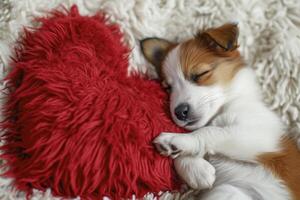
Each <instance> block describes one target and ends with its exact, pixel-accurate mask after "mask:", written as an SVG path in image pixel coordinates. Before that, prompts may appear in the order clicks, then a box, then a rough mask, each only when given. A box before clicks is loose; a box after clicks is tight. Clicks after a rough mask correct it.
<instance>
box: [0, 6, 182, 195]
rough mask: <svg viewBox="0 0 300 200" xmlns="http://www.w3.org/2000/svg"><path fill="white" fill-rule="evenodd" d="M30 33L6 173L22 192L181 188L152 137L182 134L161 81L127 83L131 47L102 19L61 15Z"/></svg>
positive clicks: (14, 102) (16, 71)
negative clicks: (156, 149) (167, 132)
mask: <svg viewBox="0 0 300 200" xmlns="http://www.w3.org/2000/svg"><path fill="white" fill-rule="evenodd" d="M39 22H41V26H40V27H39V28H37V29H36V30H26V31H25V36H24V38H23V39H22V41H21V44H20V48H19V49H18V50H17V57H16V58H15V61H14V62H13V63H12V66H13V70H12V72H11V73H10V74H9V75H8V77H7V78H6V80H7V81H8V89H9V90H10V93H9V95H8V101H7V103H6V106H5V112H4V114H5V119H6V120H5V121H4V122H3V123H2V127H3V128H4V129H5V134H4V136H3V137H2V139H3V140H4V141H5V145H4V146H2V148H1V149H2V150H3V154H2V158H4V159H6V160H7V163H6V164H7V166H8V167H9V170H8V171H7V173H6V174H5V175H6V176H9V177H13V178H14V179H15V186H16V187H17V188H18V189H21V190H24V191H26V192H27V193H28V194H30V193H31V191H32V189H33V188H37V189H39V190H43V191H44V190H46V189H47V188H51V190H52V192H53V194H54V195H59V196H64V197H75V196H80V197H81V198H83V199H101V197H103V196H104V195H105V196H109V197H111V198H113V199H120V198H121V197H131V195H132V194H136V195H137V196H138V197H141V196H142V195H144V194H145V193H147V192H159V191H163V190H172V189H176V188H178V185H179V181H178V180H177V178H176V177H175V175H174V171H173V169H172V163H171V161H170V160H169V159H167V158H163V157H161V156H160V155H159V154H158V153H157V152H156V151H155V150H154V148H153V146H152V143H151V141H152V139H153V138H154V137H155V136H157V135H158V134H159V133H160V132H162V131H171V132H176V131H178V132H182V130H180V129H179V128H178V127H176V126H175V125H174V124H173V123H172V121H171V120H170V118H169V116H168V114H166V113H167V112H168V111H167V110H168V108H167V102H166V99H167V95H166V94H165V93H164V92H163V90H162V89H161V87H160V85H159V83H158V82H156V81H151V80H145V79H144V78H143V77H141V76H139V75H134V76H132V77H127V67H128V59H127V55H128V53H129V50H128V48H127V47H125V46H124V45H123V44H122V43H121V42H120V39H121V37H122V35H121V34H120V31H119V28H118V27H117V26H116V25H107V22H106V21H105V19H104V17H103V15H96V16H93V17H83V16H80V15H79V13H78V10H77V8H76V7H73V8H72V9H71V11H70V12H54V13H53V14H52V15H51V16H50V17H48V18H42V19H39Z"/></svg>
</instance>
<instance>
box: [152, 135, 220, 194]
mask: <svg viewBox="0 0 300 200" xmlns="http://www.w3.org/2000/svg"><path fill="white" fill-rule="evenodd" d="M154 144H155V145H156V147H157V149H158V150H159V151H160V153H161V154H162V155H164V156H171V157H172V158H175V160H174V165H175V168H176V171H177V173H178V175H179V176H180V177H181V178H182V179H183V180H184V181H185V182H186V183H187V184H188V185H189V186H190V187H191V188H193V189H197V190H198V189H207V188H211V187H212V185H213V183H214V182H215V168H214V167H213V166H212V165H211V164H210V163H209V162H207V161H206V160H205V159H203V156H204V154H205V153H206V150H205V149H204V147H205V145H204V144H202V143H201V140H198V138H197V137H195V136H194V135H192V134H176V133H162V134H161V135H159V136H158V137H157V138H156V139H155V140H154Z"/></svg>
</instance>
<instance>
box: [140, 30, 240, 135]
mask: <svg viewBox="0 0 300 200" xmlns="http://www.w3.org/2000/svg"><path fill="white" fill-rule="evenodd" d="M237 39H238V27H237V25H236V24H225V25H223V26H221V27H217V28H211V29H207V30H205V31H202V32H199V33H198V34H197V35H196V36H195V37H194V38H192V39H190V40H187V41H185V42H182V43H172V42H169V41H167V40H164V39H158V38H147V39H144V40H143V41H141V48H142V51H143V53H144V56H145V57H146V59H147V60H148V61H150V62H151V63H152V64H153V65H154V66H155V67H156V69H157V72H158V74H159V76H160V78H161V80H162V84H163V85H164V86H165V87H166V88H167V89H168V90H169V91H170V101H171V103H170V109H171V113H172V118H173V120H174V121H175V122H176V123H177V124H178V125H179V126H182V127H185V128H186V129H190V130H194V129H197V128H200V127H202V126H204V125H205V124H207V123H208V122H209V121H210V120H211V119H212V118H213V117H214V116H215V115H216V114H217V113H218V111H219V110H220V109H221V108H222V106H223V105H224V104H225V103H226V101H227V99H228V93H227V88H228V86H229V85H230V83H231V81H232V80H233V78H234V76H235V74H236V73H237V72H238V71H239V70H240V69H241V68H242V66H243V60H242V58H241V56H240V54H239V52H238V51H237V47H238V45H237Z"/></svg>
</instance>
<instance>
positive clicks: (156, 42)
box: [140, 38, 176, 75]
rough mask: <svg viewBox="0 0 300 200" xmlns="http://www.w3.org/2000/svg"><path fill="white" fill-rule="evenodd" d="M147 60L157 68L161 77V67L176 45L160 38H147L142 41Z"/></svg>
mask: <svg viewBox="0 0 300 200" xmlns="http://www.w3.org/2000/svg"><path fill="white" fill-rule="evenodd" d="M140 45H141V49H142V52H143V54H144V56H145V58H146V59H147V60H148V61H149V62H150V63H151V64H153V65H154V66H155V68H156V71H157V73H158V75H161V65H162V62H163V61H164V59H165V57H166V55H167V53H168V51H169V50H170V49H171V48H172V47H174V46H175V45H176V44H175V43H172V42H169V41H168V40H164V39H160V38H145V39H143V40H141V41H140Z"/></svg>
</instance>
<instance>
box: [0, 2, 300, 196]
mask: <svg viewBox="0 0 300 200" xmlns="http://www.w3.org/2000/svg"><path fill="white" fill-rule="evenodd" d="M74 3H76V4H77V5H78V7H79V10H80V12H81V13H82V14H88V15H91V14H93V13H95V12H98V11H100V10H103V11H105V12H106V13H107V14H108V17H109V19H110V21H112V22H115V23H118V24H119V25H120V26H121V28H122V31H123V32H124V35H125V37H124V42H126V43H127V44H128V45H129V46H130V48H132V49H133V50H132V54H131V56H130V67H131V69H135V70H139V71H141V72H143V73H145V72H147V73H149V74H151V75H153V70H152V68H151V67H150V66H147V64H146V63H145V60H144V59H143V57H142V55H141V52H140V49H139V39H142V38H144V37H152V36H156V37H163V38H167V39H170V40H183V39H185V38H188V37H191V36H192V35H193V34H194V33H195V32H196V31H197V30H199V29H203V28H205V27H211V26H216V25H220V24H222V23H224V22H228V21H234V22H238V24H239V27H240V40H239V43H240V50H241V52H242V54H243V55H244V57H245V59H246V61H247V63H248V64H249V66H251V67H253V68H254V69H255V71H256V74H257V77H258V81H259V82H260V84H261V86H262V89H263V91H264V95H265V101H266V103H267V104H268V105H270V107H271V108H272V109H273V110H275V111H276V112H277V113H278V114H279V115H281V116H282V119H283V121H284V122H285V123H286V124H287V125H288V127H290V128H293V130H295V131H299V130H300V1H299V0H264V1H262V0H251V1H249V0H186V1H185V0H49V1H47V0H0V76H1V77H3V76H4V75H5V74H6V73H7V71H8V70H9V61H10V56H11V55H12V52H13V51H12V50H13V46H14V44H15V41H16V39H18V38H19V36H20V34H22V28H23V27H24V26H35V24H33V23H32V19H33V18H34V17H36V16H41V15H45V14H46V13H47V11H49V10H51V9H53V8H57V7H58V6H59V5H60V4H63V5H65V6H66V7H70V6H71V5H72V4H74ZM2 85H3V83H2V82H1V86H2ZM0 162H1V161H0ZM10 181H11V180H8V179H4V178H0V199H13V200H15V199H24V197H23V195H22V194H20V193H19V192H18V191H15V190H11V187H10ZM174 198H175V199H177V198H179V195H172V194H170V193H165V194H164V195H163V197H162V198H160V199H164V200H166V199H174ZM33 199H53V197H51V195H50V191H47V192H46V193H41V192H38V191H36V192H35V195H34V198H33ZM145 199H147V200H151V199H154V198H153V196H152V195H151V194H149V195H148V196H147V197H145Z"/></svg>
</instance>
